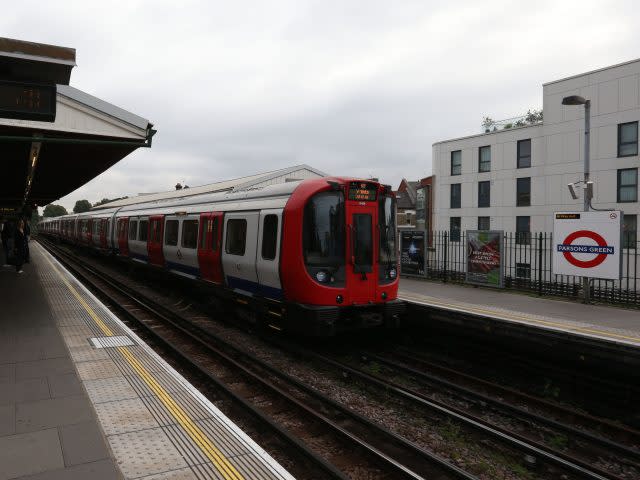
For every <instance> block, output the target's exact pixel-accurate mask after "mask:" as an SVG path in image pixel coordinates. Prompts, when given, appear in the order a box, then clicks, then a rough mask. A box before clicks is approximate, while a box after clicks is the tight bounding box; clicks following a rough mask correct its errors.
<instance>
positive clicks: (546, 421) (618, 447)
mask: <svg viewBox="0 0 640 480" xmlns="http://www.w3.org/2000/svg"><path fill="white" fill-rule="evenodd" d="M362 355H363V356H366V357H368V358H371V359H375V360H376V361H377V362H380V363H382V364H386V365H389V366H391V367H393V368H395V369H398V370H402V371H404V372H406V373H410V374H411V375H414V376H416V377H419V378H422V379H424V380H426V381H427V382H431V383H437V384H439V385H442V386H444V387H446V388H448V389H451V390H454V391H457V392H459V393H461V394H463V395H467V396H469V397H471V398H472V399H478V400H480V401H482V402H485V403H487V404H492V405H494V406H496V407H497V408H499V409H502V410H508V411H511V412H514V413H515V414H517V415H519V416H521V417H525V418H527V419H530V420H533V421H535V422H536V423H539V424H543V425H547V426H549V427H551V428H554V429H556V430H560V431H563V432H565V433H569V434H571V435H573V436H575V437H581V438H583V439H585V440H587V441H590V442H593V443H594V444H598V445H600V446H602V447H606V448H609V449H611V450H615V451H617V452H619V453H621V454H623V455H626V456H627V457H630V458H634V459H636V460H640V452H639V451H638V450H635V449H632V448H629V447H627V446H626V445H623V444H621V443H618V442H614V441H612V440H609V439H608V438H604V437H600V436H597V435H595V434H593V433H591V432H589V431H585V430H581V429H579V428H576V427H573V426H571V425H568V424H566V423H562V422H560V421H558V420H554V419H552V418H549V417H545V416H543V415H540V414H538V413H535V412H532V411H530V410H526V409H524V408H521V407H518V406H516V405H512V404H510V403H506V402H504V401H501V400H498V399H496V398H495V397H491V396H489V395H485V394H483V393H480V392H477V391H475V390H473V389H471V388H467V387H464V386H462V385H459V384H457V383H453V382H451V381H449V380H445V379H443V378H440V377H437V376H436V375H433V374H429V373H426V372H424V371H421V370H416V369H415V368H411V367H408V366H406V365H402V364H400V363H398V362H395V361H393V360H390V359H388V358H385V357H382V356H380V355H377V354H372V353H369V352H363V353H362ZM393 355H397V356H400V357H404V358H407V359H409V360H410V361H415V362H418V363H427V364H428V365H429V366H431V364H429V363H428V362H424V361H423V360H421V359H419V358H414V357H410V356H408V355H404V354H401V353H397V352H394V353H393ZM435 368H438V366H437V365H435ZM448 370H451V369H448ZM451 371H452V372H453V373H454V374H457V375H460V376H463V375H464V376H466V377H470V378H469V379H470V381H476V382H479V383H481V384H482V385H484V386H485V387H487V388H493V389H494V390H497V391H500V392H501V393H502V394H504V395H505V396H506V395H512V396H520V398H525V399H526V400H527V401H534V402H539V403H540V404H542V405H544V407H543V408H549V409H554V410H556V411H561V412H562V413H563V414H564V415H574V416H583V415H582V414H581V413H579V412H574V411H572V410H568V409H566V408H564V407H561V406H559V405H554V404H552V403H550V402H546V401H543V400H542V399H538V398H535V397H532V396H530V395H526V394H522V393H520V392H517V391H515V390H512V389H508V388H505V387H503V386H502V385H497V384H494V383H492V382H488V381H486V380H482V379H477V378H475V377H471V376H469V375H466V374H462V373H459V372H455V371H453V370H451ZM586 419H588V420H590V421H593V422H598V421H599V420H598V419H596V418H595V417H591V416H588V417H587V418H586ZM586 419H585V420H586ZM605 426H606V427H608V428H613V427H614V426H613V425H612V424H609V423H605ZM619 432H620V434H632V433H636V432H631V431H630V430H629V429H627V428H620V429H619Z"/></svg>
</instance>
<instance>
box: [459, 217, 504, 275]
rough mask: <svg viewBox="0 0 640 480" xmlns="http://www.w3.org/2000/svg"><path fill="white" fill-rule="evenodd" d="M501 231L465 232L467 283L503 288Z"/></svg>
mask: <svg viewBox="0 0 640 480" xmlns="http://www.w3.org/2000/svg"><path fill="white" fill-rule="evenodd" d="M503 247H504V243H503V234H502V231H501V230H482V231H481V230H467V283H473V284H475V285H485V286H489V287H500V288H502V287H503V272H504V268H503V252H504V248H503Z"/></svg>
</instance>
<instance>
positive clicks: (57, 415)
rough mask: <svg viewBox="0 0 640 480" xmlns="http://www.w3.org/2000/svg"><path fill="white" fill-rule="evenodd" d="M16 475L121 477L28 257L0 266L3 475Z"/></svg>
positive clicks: (1, 478)
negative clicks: (19, 267)
mask: <svg viewBox="0 0 640 480" xmlns="http://www.w3.org/2000/svg"><path fill="white" fill-rule="evenodd" d="M2 255H3V254H2V253H1V252H0V265H4V258H3V257H2ZM16 478H19V479H30V480H45V479H46V480H50V479H51V480H52V479H86V478H90V479H91V480H99V479H109V480H111V479H114V478H121V475H120V472H119V469H118V468H117V466H116V463H115V462H114V460H113V459H112V458H111V451H110V449H109V446H108V444H107V442H106V439H105V437H104V435H103V434H102V431H101V429H100V427H99V425H98V423H97V419H96V415H95V413H94V411H93V408H92V406H91V402H90V400H89V397H88V396H87V394H86V393H85V390H84V388H83V387H82V384H81V382H80V379H79V378H78V375H77V373H76V369H75V367H74V364H73V362H72V360H71V357H70V355H69V350H68V349H67V347H66V345H65V343H64V341H63V339H62V336H61V335H60V332H59V330H58V328H57V326H56V321H55V318H54V316H53V314H52V312H51V310H50V307H49V304H48V303H47V300H46V297H45V294H44V291H43V288H42V285H41V283H40V281H39V278H38V274H37V273H36V271H35V269H34V267H33V264H31V263H29V264H25V265H24V273H22V274H17V273H16V271H15V268H13V267H1V266H0V480H8V479H16Z"/></svg>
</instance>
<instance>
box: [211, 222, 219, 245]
mask: <svg viewBox="0 0 640 480" xmlns="http://www.w3.org/2000/svg"><path fill="white" fill-rule="evenodd" d="M219 228H220V227H219V226H218V217H216V218H214V219H213V224H212V226H211V251H213V252H216V251H217V250H218V235H219V233H218V230H219Z"/></svg>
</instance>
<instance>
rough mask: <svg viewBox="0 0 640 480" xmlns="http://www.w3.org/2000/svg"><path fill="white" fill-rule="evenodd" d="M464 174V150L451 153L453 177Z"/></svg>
mask: <svg viewBox="0 0 640 480" xmlns="http://www.w3.org/2000/svg"><path fill="white" fill-rule="evenodd" d="M461 173H462V150H456V151H455V152H451V175H460V174H461Z"/></svg>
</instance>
